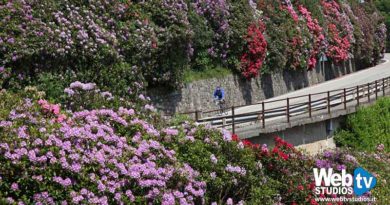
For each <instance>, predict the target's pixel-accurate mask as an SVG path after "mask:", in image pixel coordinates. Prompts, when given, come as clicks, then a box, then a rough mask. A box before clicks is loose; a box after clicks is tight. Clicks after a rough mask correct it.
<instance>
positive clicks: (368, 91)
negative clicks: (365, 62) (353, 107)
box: [367, 83, 371, 102]
mask: <svg viewBox="0 0 390 205" xmlns="http://www.w3.org/2000/svg"><path fill="white" fill-rule="evenodd" d="M367 98H368V102H371V99H370V83H367Z"/></svg>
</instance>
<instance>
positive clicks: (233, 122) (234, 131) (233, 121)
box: [232, 106, 236, 134]
mask: <svg viewBox="0 0 390 205" xmlns="http://www.w3.org/2000/svg"><path fill="white" fill-rule="evenodd" d="M234 124H235V119H234V106H232V131H233V134H236V129H235V126H234Z"/></svg>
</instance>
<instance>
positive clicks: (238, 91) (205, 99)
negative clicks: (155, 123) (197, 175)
mask: <svg viewBox="0 0 390 205" xmlns="http://www.w3.org/2000/svg"><path fill="white" fill-rule="evenodd" d="M355 71H356V67H355V62H354V61H353V60H349V61H346V62H344V63H342V64H340V65H335V64H333V63H331V62H329V61H325V62H320V63H318V64H317V66H316V67H315V69H313V70H309V71H306V70H303V71H291V70H281V71H280V72H277V73H273V74H271V75H263V76H260V77H258V78H254V79H252V80H246V79H243V78H241V77H239V76H238V75H234V74H232V75H228V76H225V77H223V78H212V79H205V80H199V81H195V82H191V83H188V84H186V85H184V87H183V88H181V89H179V90H176V91H167V90H165V89H164V88H151V89H149V91H148V95H149V96H150V97H151V99H152V103H153V104H154V105H155V106H156V107H157V108H158V109H159V110H160V111H162V112H163V113H164V114H174V113H183V112H189V111H195V110H203V111H205V110H212V109H217V106H216V105H215V104H214V103H213V91H214V89H215V87H216V86H218V85H220V86H221V87H222V88H224V90H225V94H226V101H227V106H228V107H230V106H233V105H234V106H238V105H248V104H253V103H256V102H261V101H262V100H264V99H267V98H271V97H274V96H278V95H282V94H285V93H288V92H290V91H294V90H298V89H301V88H304V87H308V86H311V85H314V84H317V83H321V82H324V81H327V80H331V79H334V78H337V77H340V76H343V75H345V74H348V73H351V72H355Z"/></svg>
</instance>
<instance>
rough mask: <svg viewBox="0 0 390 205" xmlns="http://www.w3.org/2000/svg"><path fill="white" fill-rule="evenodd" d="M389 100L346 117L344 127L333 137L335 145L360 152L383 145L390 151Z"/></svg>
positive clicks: (380, 101)
mask: <svg viewBox="0 0 390 205" xmlns="http://www.w3.org/2000/svg"><path fill="white" fill-rule="evenodd" d="M389 119H390V98H382V99H380V100H378V101H377V102H376V103H375V105H373V106H370V107H366V108H361V109H359V110H358V111H357V112H356V113H355V114H353V115H350V116H348V118H347V122H346V125H345V127H344V128H343V129H341V130H339V131H338V132H337V134H336V136H335V140H336V143H337V144H338V145H341V146H346V147H352V148H354V149H356V150H360V151H371V152H372V151H374V150H375V149H376V147H377V145H378V144H384V145H385V149H386V151H387V152H389V151H390V120H389Z"/></svg>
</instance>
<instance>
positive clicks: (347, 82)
mask: <svg viewBox="0 0 390 205" xmlns="http://www.w3.org/2000/svg"><path fill="white" fill-rule="evenodd" d="M384 60H385V62H383V63H381V64H379V65H377V66H374V67H371V68H367V69H364V70H361V71H358V72H354V73H351V74H348V75H345V76H342V77H339V78H336V79H333V80H329V81H326V82H324V83H320V84H316V85H313V86H310V87H307V88H303V89H300V90H297V91H293V92H290V93H287V94H284V95H280V96H277V97H273V98H269V99H267V100H265V101H264V102H268V101H274V100H279V99H285V98H291V97H294V96H300V95H308V94H314V93H319V92H326V91H329V90H336V89H343V88H348V87H354V86H357V85H363V84H366V83H369V82H373V81H375V80H379V79H382V78H385V77H388V76H390V53H386V54H385V57H384ZM318 97H324V96H318ZM299 100H300V99H296V101H294V100H292V102H291V103H296V102H299ZM313 100H315V99H313ZM285 103H286V102H285V101H281V102H274V103H271V104H267V105H266V106H267V107H266V109H269V108H274V107H280V106H285ZM260 110H261V104H259V105H249V106H245V107H241V108H237V109H236V111H235V114H242V113H247V112H254V111H260ZM229 114H231V113H229Z"/></svg>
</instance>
